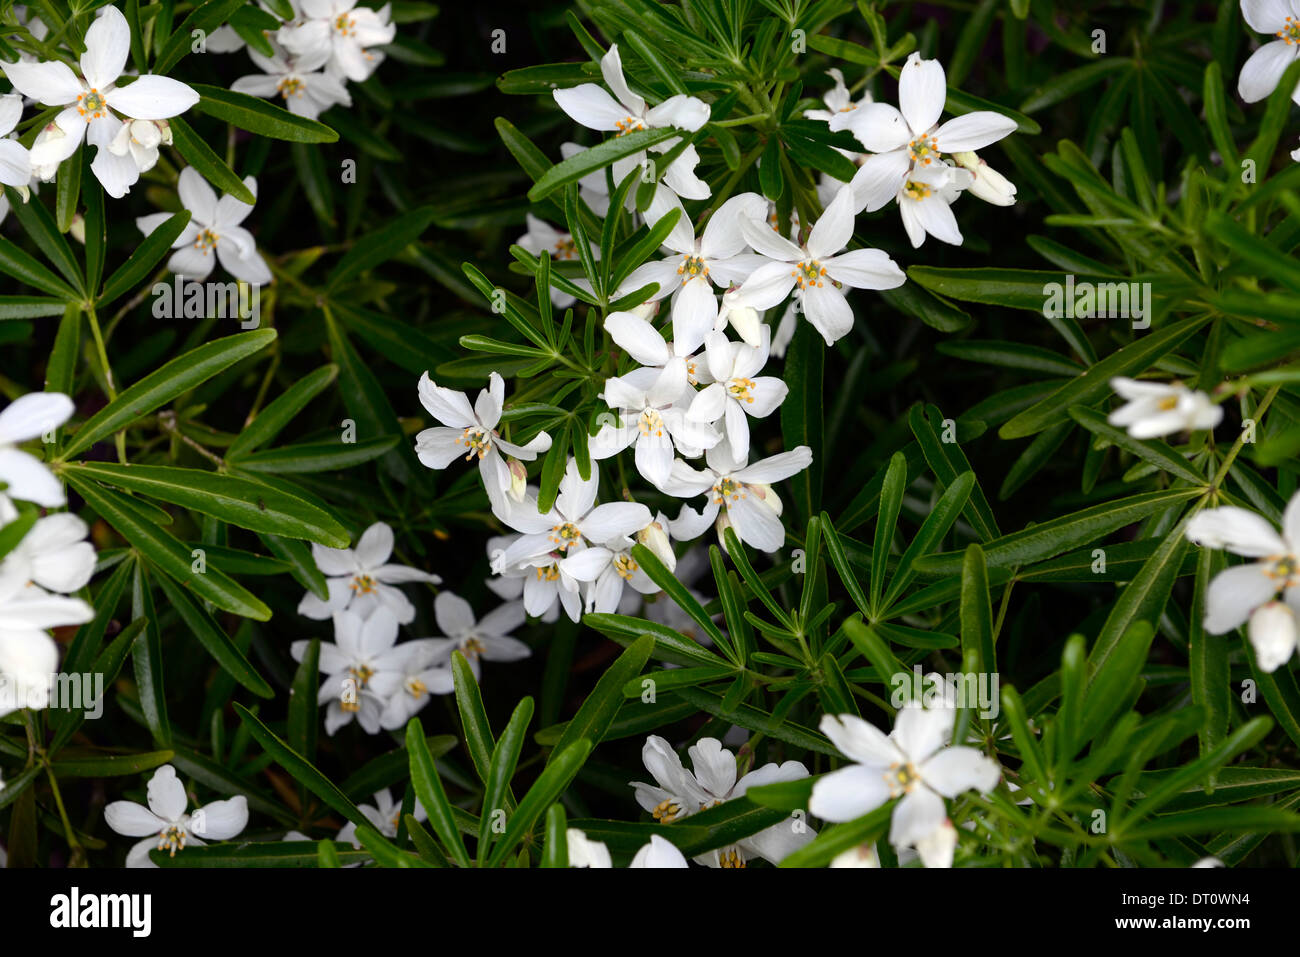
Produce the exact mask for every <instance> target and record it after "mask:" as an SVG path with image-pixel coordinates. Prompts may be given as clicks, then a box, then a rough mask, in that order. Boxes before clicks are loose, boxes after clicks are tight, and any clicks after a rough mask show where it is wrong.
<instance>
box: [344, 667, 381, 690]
mask: <svg viewBox="0 0 1300 957" xmlns="http://www.w3.org/2000/svg"><path fill="white" fill-rule="evenodd" d="M348 674H350V675H351V676H352V677H353V678H355V679H356V681H357V687H358V688H364V687H365V686H366V683H367V682H368V681H369V680H370V679H371V678H372V677H374V674H375V669H374V668H371V667H370V666H369V665H353V666H352V667H351V668H349V669H348Z"/></svg>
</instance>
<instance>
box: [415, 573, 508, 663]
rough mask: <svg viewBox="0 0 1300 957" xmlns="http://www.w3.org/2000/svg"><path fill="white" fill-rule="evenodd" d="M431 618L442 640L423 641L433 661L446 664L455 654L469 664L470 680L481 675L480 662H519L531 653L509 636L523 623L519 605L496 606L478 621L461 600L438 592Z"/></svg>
mask: <svg viewBox="0 0 1300 957" xmlns="http://www.w3.org/2000/svg"><path fill="white" fill-rule="evenodd" d="M433 617H434V620H435V621H436V622H437V623H438V627H439V628H441V629H442V633H443V636H444V637H440V638H429V639H426V640H427V641H428V643H429V647H430V648H431V649H432V651H433V660H434V661H435V662H438V663H450V661H451V653H452V652H453V651H459V652H460V653H461V654H463V655H464V656H465V658H466V659H467V660H468V661H469V666H470V669H471V670H472V671H473V672H474V677H475V678H478V677H480V676H481V675H482V666H481V665H480V660H481V661H520V660H521V659H524V658H527V657H528V656H529V655H531V654H532V653H533V651H532V649H531V648H529V647H528V646H527V645H526V644H524V643H523V642H522V641H520V640H519V639H518V638H512V637H510V633H511V632H512V631H514V630H515V629H516V628H519V627H520V626H521V625H523V623H524V606H523V603H522V602H517V601H512V602H506V603H505V604H504V605H500V606H498V607H497V608H495V609H493V610H492V611H490V612H488V613H487V614H486V615H484V616H483V617H482V618H481V619H475V617H474V609H473V608H472V607H471V606H470V603H469V602H467V601H466V600H465V599H464V598H461V597H460V596H459V595H454V594H452V593H451V592H449V591H444V592H440V593H439V594H438V597H437V599H436V600H435V601H434V603H433Z"/></svg>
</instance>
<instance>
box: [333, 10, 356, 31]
mask: <svg viewBox="0 0 1300 957" xmlns="http://www.w3.org/2000/svg"><path fill="white" fill-rule="evenodd" d="M334 29H335V30H337V31H338V32H339V33H340V34H342V35H343V36H345V37H350V36H352V35H353V34H355V33H356V32H357V21H356V20H354V19H352V18H351V17H350V16H348V15H347V14H346V13H343V14H340V15H339V16H338V17H336V18H335V20H334Z"/></svg>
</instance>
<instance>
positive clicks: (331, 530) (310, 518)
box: [66, 462, 352, 548]
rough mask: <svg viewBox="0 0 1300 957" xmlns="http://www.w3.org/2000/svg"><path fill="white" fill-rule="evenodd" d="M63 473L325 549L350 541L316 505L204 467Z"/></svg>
mask: <svg viewBox="0 0 1300 957" xmlns="http://www.w3.org/2000/svg"><path fill="white" fill-rule="evenodd" d="M66 471H68V472H77V473H79V474H81V475H83V476H86V477H87V478H93V479H96V480H98V481H100V482H105V483H107V484H109V485H113V486H116V487H117V488H120V489H125V490H126V491H128V492H137V493H139V494H141V495H145V496H147V497H149V498H155V499H158V500H160V501H163V502H171V503H172V504H173V505H181V506H183V507H185V508H189V509H193V510H194V511H195V512H198V513H199V514H202V515H212V516H214V517H216V518H218V519H220V520H221V521H223V522H229V523H230V524H231V525H237V526H239V527H240V528H247V529H250V530H251V531H254V532H266V533H268V534H271V535H282V536H284V537H286V538H304V539H307V540H308V541H311V542H317V543H318V544H321V545H325V546H327V547H329V548H347V547H348V546H349V545H350V544H352V537H351V535H349V534H348V530H347V529H346V528H344V527H343V526H342V524H340V523H339V522H338V520H337V519H335V518H334V516H332V515H330V514H328V513H326V512H323V511H321V510H320V509H319V508H317V507H316V506H315V505H312V504H310V503H309V502H306V501H303V500H302V499H300V498H295V497H293V496H292V495H287V494H285V493H284V492H281V491H278V490H277V489H274V488H271V487H269V486H266V485H260V484H257V483H255V482H250V481H247V480H245V479H241V478H235V477H234V476H230V475H222V474H220V473H215V472H208V471H205V470H203V469H185V468H173V467H171V466H164V465H117V464H116V463H108V462H86V463H84V464H79V465H69V466H66Z"/></svg>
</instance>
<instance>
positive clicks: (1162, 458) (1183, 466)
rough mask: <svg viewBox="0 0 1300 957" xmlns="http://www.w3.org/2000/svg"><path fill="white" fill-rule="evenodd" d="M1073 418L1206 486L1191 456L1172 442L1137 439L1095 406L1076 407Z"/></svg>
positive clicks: (1157, 464) (1159, 465)
mask: <svg viewBox="0 0 1300 957" xmlns="http://www.w3.org/2000/svg"><path fill="white" fill-rule="evenodd" d="M1069 411H1070V418H1072V419H1074V421H1076V422H1078V423H1079V424H1080V425H1081V426H1083V427H1084V428H1085V429H1087V430H1088V431H1089V432H1091V433H1093V434H1094V435H1099V436H1101V437H1102V438H1104V439H1106V441H1108V442H1110V443H1111V444H1112V445H1117V446H1119V447H1120V448H1121V449H1123V450H1124V451H1125V452H1131V453H1133V454H1134V455H1136V456H1137V457H1138V458H1140V459H1141V460H1142V461H1144V462H1148V463H1150V464H1151V465H1154V466H1155V467H1156V468H1158V469H1161V470H1162V471H1165V472H1168V473H1169V474H1170V475H1173V476H1176V477H1177V478H1180V479H1184V480H1185V481H1188V482H1191V483H1192V484H1193V485H1201V486H1203V485H1205V484H1206V481H1207V480H1206V478H1205V476H1203V475H1201V474H1200V473H1199V472H1197V471H1196V470H1195V469H1194V468H1192V467H1191V466H1190V465H1188V464H1187V459H1185V458H1183V456H1181V455H1179V454H1178V453H1177V452H1175V451H1174V450H1173V449H1172V448H1170V447H1169V445H1168V444H1167V443H1165V442H1162V441H1160V440H1159V439H1146V440H1143V439H1135V438H1133V437H1132V436H1130V435H1129V434H1128V432H1127V431H1125V430H1124V429H1120V428H1116V427H1115V426H1113V425H1111V424H1110V423H1109V422H1107V421H1106V418H1105V416H1103V415H1101V414H1100V413H1098V412H1095V411H1093V410H1092V409H1088V408H1084V407H1082V406H1074V407H1072V408H1071V409H1070V410H1069Z"/></svg>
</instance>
